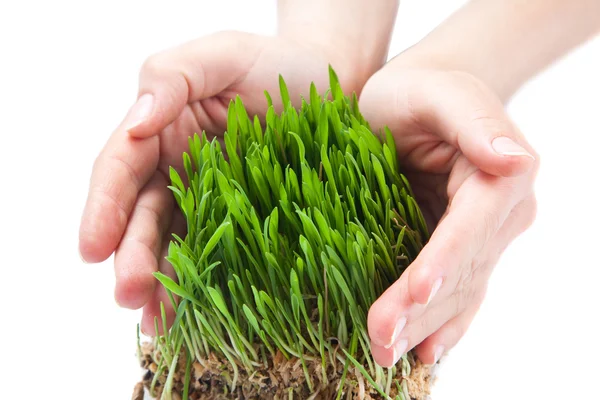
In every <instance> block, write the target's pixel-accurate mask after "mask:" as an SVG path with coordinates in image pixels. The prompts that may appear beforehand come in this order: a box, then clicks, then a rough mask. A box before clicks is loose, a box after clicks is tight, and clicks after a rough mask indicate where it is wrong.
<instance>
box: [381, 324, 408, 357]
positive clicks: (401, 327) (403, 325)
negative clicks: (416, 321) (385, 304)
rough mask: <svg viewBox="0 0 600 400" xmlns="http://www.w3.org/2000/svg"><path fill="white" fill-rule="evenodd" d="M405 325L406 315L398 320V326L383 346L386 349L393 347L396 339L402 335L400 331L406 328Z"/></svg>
mask: <svg viewBox="0 0 600 400" xmlns="http://www.w3.org/2000/svg"><path fill="white" fill-rule="evenodd" d="M405 326H406V317H402V318H400V319H399V320H398V322H396V326H395V327H394V332H392V337H391V338H390V341H389V342H388V344H386V345H385V346H383V347H384V348H386V349H389V348H390V347H392V346H393V345H394V343H396V339H398V336H400V333H402V329H404V327H405Z"/></svg>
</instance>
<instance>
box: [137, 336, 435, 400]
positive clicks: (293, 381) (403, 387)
mask: <svg viewBox="0 0 600 400" xmlns="http://www.w3.org/2000/svg"><path fill="white" fill-rule="evenodd" d="M305 362H306V367H307V369H308V375H309V376H311V379H312V385H311V386H312V387H309V382H307V380H306V376H305V374H304V370H303V368H302V363H301V361H300V360H299V359H289V360H286V359H285V358H284V357H283V356H282V355H281V354H277V355H276V356H275V357H274V358H272V359H271V360H269V361H268V365H266V366H263V367H257V368H255V370H254V371H253V372H252V373H250V374H248V373H247V372H246V371H245V370H244V369H243V368H239V376H238V379H237V383H236V384H235V386H233V387H232V382H233V374H234V372H233V368H231V365H230V364H229V363H228V362H227V361H226V360H225V361H223V360H220V359H219V358H217V357H215V356H214V355H211V356H210V357H209V358H208V359H205V360H201V362H199V360H195V361H194V362H193V363H192V368H191V372H190V379H189V380H190V381H189V383H188V399H189V400H258V399H270V400H271V399H272V400H284V399H285V400H332V399H336V396H337V394H338V389H339V385H340V382H341V378H342V374H343V369H344V367H343V365H342V364H341V363H337V365H336V367H335V368H334V366H332V365H331V364H328V365H327V366H326V368H327V369H326V371H325V374H323V367H322V365H321V362H320V360H310V359H309V360H305ZM140 364H141V367H142V368H143V369H144V371H145V374H144V377H143V380H142V382H140V383H138V384H137V385H136V388H135V390H134V394H133V397H132V400H142V399H143V391H144V390H143V389H144V387H145V388H146V389H147V390H148V391H149V392H150V393H151V395H152V396H153V397H155V398H157V399H159V398H161V397H162V395H163V391H164V388H165V384H166V382H167V375H168V371H166V370H165V369H163V370H161V371H159V370H158V365H160V364H161V362H160V354H159V353H158V352H157V351H155V350H154V347H153V345H152V344H151V343H144V344H143V345H142V346H141V354H140ZM409 364H410V373H408V374H406V372H407V371H405V374H406V375H405V376H402V368H397V372H396V376H395V377H394V378H395V379H396V382H398V384H397V385H396V384H392V386H391V388H390V391H389V395H390V397H391V398H392V399H396V398H400V399H403V400H424V399H425V398H426V397H427V395H428V394H429V391H430V387H431V385H432V383H433V382H432V381H433V378H432V376H431V366H427V365H424V364H422V363H421V362H420V361H418V360H417V359H416V358H415V357H413V356H412V355H411V354H409ZM185 367H186V361H185V357H180V360H179V363H178V366H177V369H176V371H174V375H173V385H172V391H171V399H172V400H181V398H182V394H183V392H184V387H185ZM157 373H158V375H157ZM325 379H326V380H325ZM396 396H399V397H396ZM341 398H342V399H353V400H381V399H384V397H383V396H381V395H380V394H379V393H378V392H377V390H375V388H373V387H372V386H371V385H370V384H369V382H368V381H367V380H365V378H364V376H363V375H362V374H361V373H360V372H359V371H358V370H356V369H355V368H353V367H351V368H349V369H348V372H347V374H346V379H345V382H344V388H343V390H342V396H341Z"/></svg>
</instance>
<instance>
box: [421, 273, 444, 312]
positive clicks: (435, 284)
mask: <svg viewBox="0 0 600 400" xmlns="http://www.w3.org/2000/svg"><path fill="white" fill-rule="evenodd" d="M442 281H443V280H442V278H437V279H436V280H435V282H433V286H432V287H431V292H430V293H429V297H428V298H427V303H425V304H426V305H427V304H429V303H431V300H433V298H434V297H435V295H436V294H437V292H438V291H439V290H440V287H442Z"/></svg>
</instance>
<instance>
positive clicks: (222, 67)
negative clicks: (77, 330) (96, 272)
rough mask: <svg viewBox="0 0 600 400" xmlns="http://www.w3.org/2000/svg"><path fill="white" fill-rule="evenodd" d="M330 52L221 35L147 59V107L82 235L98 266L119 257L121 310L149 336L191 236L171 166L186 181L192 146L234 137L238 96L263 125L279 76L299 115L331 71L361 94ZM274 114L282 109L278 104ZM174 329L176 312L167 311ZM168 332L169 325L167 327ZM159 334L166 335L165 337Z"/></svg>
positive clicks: (137, 113) (103, 177)
mask: <svg viewBox="0 0 600 400" xmlns="http://www.w3.org/2000/svg"><path fill="white" fill-rule="evenodd" d="M325 53H326V52H325V51H324V49H323V48H319V49H316V48H310V47H307V46H306V47H305V46H302V45H301V44H299V43H297V42H294V41H292V40H290V39H284V38H280V37H263V36H258V35H252V34H247V33H241V32H222V33H217V34H214V35H211V36H208V37H205V38H201V39H197V40H195V41H192V42H189V43H187V44H184V45H182V46H180V47H177V48H174V49H172V50H168V51H165V52H163V53H160V54H158V55H155V56H152V57H150V58H148V60H147V61H146V62H145V63H144V65H143V67H142V70H141V73H140V85H139V94H138V100H137V102H136V103H135V105H134V106H133V107H132V108H131V109H130V110H129V113H128V114H127V116H126V117H125V119H124V121H123V122H122V123H121V124H120V125H119V126H118V127H117V129H116V130H115V132H114V133H113V134H112V136H111V137H110V139H109V140H108V142H107V143H106V145H105V147H104V149H103V150H102V152H101V153H100V155H99V156H98V158H97V159H96V162H95V163H94V167H93V171H92V177H91V181H90V188H89V194H88V198H87V202H86V205H85V209H84V212H83V217H82V220H81V226H80V231H79V251H80V253H81V257H82V259H83V260H84V261H86V262H92V263H97V262H101V261H104V260H106V259H107V258H108V257H109V256H110V255H111V254H112V253H113V252H114V253H115V259H114V264H115V274H116V287H115V299H116V301H117V303H118V304H119V305H121V306H122V307H127V308H132V309H137V308H140V307H144V311H143V316H142V324H141V329H142V332H144V333H145V334H149V335H153V334H154V317H155V316H160V303H161V302H164V303H165V304H169V299H168V297H167V294H166V292H165V290H164V288H163V287H162V285H158V284H157V280H156V279H155V278H154V276H153V275H152V273H153V272H155V271H160V272H162V273H164V274H166V275H169V276H171V277H172V278H174V272H173V269H172V267H171V266H170V264H169V263H168V262H167V261H166V260H165V259H164V257H165V255H166V249H167V245H168V243H169V241H170V240H171V237H172V233H173V232H179V233H181V234H185V222H184V221H183V219H182V217H181V215H180V214H179V211H178V210H176V207H175V202H174V201H173V195H172V193H171V192H170V190H169V189H167V185H168V184H169V183H170V182H169V179H168V177H169V166H173V167H175V168H176V169H178V171H179V172H180V173H183V171H182V170H183V165H182V153H183V152H184V151H187V150H188V137H189V136H191V135H193V134H194V133H200V132H202V131H203V130H205V131H206V132H207V134H208V135H209V136H214V135H220V134H222V133H223V132H224V131H225V129H226V121H227V108H228V104H229V101H230V100H231V99H232V98H233V97H234V96H236V95H237V94H239V95H240V96H241V98H242V100H243V102H244V104H245V106H246V109H247V111H248V114H249V115H254V114H257V115H259V116H260V115H264V113H265V112H266V108H267V102H266V100H265V98H264V95H263V91H264V90H268V91H269V92H270V93H271V94H272V95H273V100H274V102H276V100H277V98H278V93H279V87H278V75H279V74H281V75H283V76H284V78H285V80H286V83H287V85H288V90H289V91H290V95H291V98H292V99H294V101H295V105H299V104H298V103H297V101H298V100H300V95H301V94H305V97H306V98H308V96H307V94H308V93H307V91H308V89H309V86H310V83H311V81H314V82H315V84H316V85H317V88H319V89H321V90H323V89H325V88H327V87H328V68H327V67H328V64H329V63H332V64H333V67H334V68H335V69H336V70H337V73H338V75H339V77H340V80H341V83H342V87H344V88H345V89H348V90H349V91H352V90H357V89H360V88H357V87H353V84H352V82H351V81H350V80H348V79H347V77H349V74H347V73H345V71H344V68H345V66H346V65H350V64H349V63H346V62H344V60H337V61H338V63H337V64H336V63H335V61H332V60H331V59H328V57H327V56H326V54H325ZM275 106H276V107H277V106H279V104H277V103H275ZM167 310H168V316H167V319H168V320H169V322H170V321H172V319H173V310H171V308H170V307H167ZM159 325H160V324H159ZM159 333H160V332H159Z"/></svg>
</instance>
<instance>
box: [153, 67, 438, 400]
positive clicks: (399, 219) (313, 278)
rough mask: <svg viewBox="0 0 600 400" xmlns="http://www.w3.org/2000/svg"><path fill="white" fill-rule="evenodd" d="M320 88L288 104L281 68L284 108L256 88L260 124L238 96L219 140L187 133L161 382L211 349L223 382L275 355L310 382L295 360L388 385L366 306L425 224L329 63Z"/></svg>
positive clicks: (384, 147)
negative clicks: (226, 375) (326, 84)
mask: <svg viewBox="0 0 600 400" xmlns="http://www.w3.org/2000/svg"><path fill="white" fill-rule="evenodd" d="M330 85H331V88H330V90H329V91H328V92H327V93H326V94H325V95H323V96H320V95H319V94H318V93H317V89H316V88H315V86H314V85H311V88H310V98H309V99H308V101H306V100H302V106H301V108H300V109H299V110H297V109H295V108H294V107H292V105H291V102H290V96H289V94H288V91H287V88H286V85H285V83H284V81H283V79H281V78H280V88H281V98H282V100H283V104H284V107H283V111H282V112H281V113H277V112H276V111H275V110H274V107H273V105H272V100H271V97H270V96H269V94H268V93H266V92H265V95H266V97H267V102H268V103H269V108H268V111H267V113H266V123H261V122H260V121H259V119H258V117H253V118H251V117H250V116H248V114H247V113H246V110H245V108H244V105H243V104H242V101H241V99H240V98H239V97H238V98H236V99H235V101H232V102H231V104H230V106H229V111H228V118H227V132H226V133H225V136H224V143H225V150H223V149H222V147H221V145H220V143H219V141H217V140H216V139H212V140H208V139H207V137H206V136H205V135H204V134H203V135H202V136H198V135H194V137H193V138H190V140H189V147H190V151H189V154H188V153H185V154H184V155H183V161H184V169H185V177H184V178H182V177H181V176H180V175H179V174H178V173H177V172H176V171H175V170H174V169H171V173H170V175H171V176H170V177H171V181H172V186H170V188H171V190H172V191H173V193H174V195H175V198H176V200H177V204H178V205H179V207H180V209H181V211H182V213H183V215H184V217H185V218H186V220H187V235H186V236H185V238H180V237H177V236H175V237H174V240H173V241H172V242H171V244H170V246H169V252H168V257H167V259H168V261H169V262H170V263H171V264H172V265H173V268H174V269H175V273H176V275H177V282H175V281H173V280H171V279H170V278H169V277H167V276H165V275H163V274H161V273H159V272H157V273H156V274H155V276H156V278H157V279H158V280H159V281H160V282H161V283H162V284H163V285H164V286H165V288H166V289H167V291H168V292H169V293H170V294H171V301H172V304H171V305H172V306H173V307H175V308H176V310H177V313H176V318H175V322H174V324H173V326H172V328H170V330H169V331H168V332H167V333H166V334H165V335H163V336H160V337H158V338H157V339H156V345H157V348H158V350H159V351H160V353H161V354H162V357H161V364H162V365H159V368H167V369H168V370H169V371H170V373H169V378H170V379H172V375H173V370H174V369H175V368H174V366H176V365H177V362H178V357H180V355H181V354H182V353H185V356H186V359H188V360H189V359H195V360H197V361H199V362H202V360H203V359H206V358H207V357H208V355H209V354H211V353H212V354H214V355H216V356H217V357H219V358H220V359H223V360H228V362H229V363H230V364H231V367H232V368H233V376H232V378H231V386H232V387H235V385H236V383H237V381H238V375H239V372H240V370H244V371H245V372H246V373H248V374H251V373H252V371H253V370H255V369H256V368H258V367H261V366H264V365H265V362H268V360H272V359H273V358H274V357H275V356H276V354H277V353H281V354H282V355H283V357H285V358H297V359H299V360H301V363H302V366H303V369H304V375H305V378H306V381H307V384H308V385H309V387H310V388H311V389H312V390H316V388H315V387H314V381H315V379H314V378H315V377H313V376H311V375H310V373H309V370H308V368H307V367H306V365H307V364H306V363H307V360H310V361H311V362H315V360H318V362H320V363H321V365H322V366H323V368H322V371H323V376H320V377H318V378H319V379H318V381H319V382H320V384H323V383H326V382H327V379H328V378H327V376H326V373H325V372H324V371H325V370H326V367H327V366H328V365H330V364H336V363H341V364H342V365H344V366H345V368H344V377H345V376H346V371H347V369H348V367H349V366H350V367H351V366H354V367H357V370H359V371H360V372H361V373H362V374H363V375H365V378H366V379H367V381H368V382H370V385H371V386H372V387H373V388H375V390H377V391H379V392H380V393H382V394H385V396H387V394H388V393H389V391H390V387H391V386H392V381H391V377H392V376H394V373H395V370H396V369H395V367H394V368H393V369H392V370H389V371H386V370H384V369H383V368H381V367H379V366H377V365H376V364H375V363H374V361H373V359H372V357H371V355H370V350H369V337H368V333H367V327H366V319H367V312H368V310H369V307H370V305H371V304H372V303H373V302H374V301H375V300H376V299H377V297H378V296H379V295H380V294H381V293H382V292H383V291H384V290H385V289H386V288H387V287H388V286H389V285H390V284H391V283H393V282H394V281H395V280H396V279H397V278H398V277H399V276H400V274H401V273H402V272H403V271H404V269H405V268H406V267H407V266H408V264H409V263H410V262H411V261H412V260H413V259H414V258H415V257H416V256H417V254H418V252H419V251H420V249H421V248H422V246H423V244H424V242H425V241H426V240H427V238H428V233H427V228H426V225H425V222H424V219H423V217H422V214H421V212H420V210H419V207H418V206H417V204H416V202H415V200H414V197H413V195H412V192H411V189H410V186H409V184H408V182H407V180H406V179H405V177H404V176H403V175H402V174H401V173H400V172H399V165H398V160H397V158H396V152H395V149H396V147H395V144H394V139H393V137H392V135H391V133H390V131H389V130H387V129H386V130H385V131H384V132H383V134H382V135H381V136H382V137H379V136H377V135H375V134H373V133H372V132H371V130H370V128H369V125H368V124H367V122H366V121H365V120H364V118H363V117H362V115H361V114H360V112H359V110H358V104H357V99H356V96H353V98H352V99H350V98H348V97H346V96H345V95H344V94H343V92H342V89H341V87H340V85H339V83H338V79H337V77H336V75H335V72H334V71H333V70H331V69H330ZM186 182H189V184H187V183H186ZM173 295H176V296H178V297H179V298H180V299H179V303H178V304H176V303H175V301H173ZM164 320H165V318H164V315H163V318H162V322H160V321H157V329H158V323H164ZM403 362H404V363H405V364H406V363H407V362H406V359H404V360H403ZM403 368H406V366H405V365H403ZM186 369H187V373H188V375H186V376H189V367H188V368H186ZM170 379H167V385H169V382H170V381H171V380H170ZM395 384H396V385H398V382H395ZM394 387H395V386H394ZM186 392H187V389H186ZM339 394H340V395H341V388H340V391H339ZM397 398H401V395H399V396H398V397H397Z"/></svg>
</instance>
